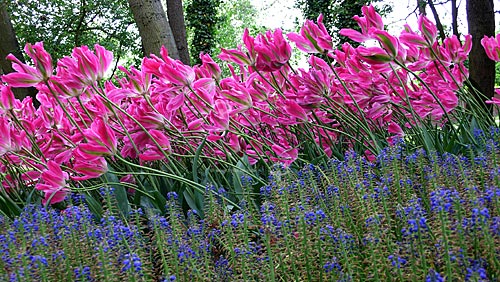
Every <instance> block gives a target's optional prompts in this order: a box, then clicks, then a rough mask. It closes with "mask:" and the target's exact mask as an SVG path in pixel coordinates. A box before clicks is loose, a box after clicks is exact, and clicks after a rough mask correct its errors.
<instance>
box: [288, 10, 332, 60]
mask: <svg viewBox="0 0 500 282" xmlns="http://www.w3.org/2000/svg"><path fill="white" fill-rule="evenodd" d="M317 23H318V24H317V25H316V24H315V23H314V22H313V21H311V20H307V21H306V22H305V23H304V25H303V26H302V28H301V29H300V34H298V33H295V32H291V33H288V34H287V36H288V39H289V40H290V41H292V42H294V43H295V44H296V46H297V48H299V50H302V51H304V52H306V53H325V52H330V51H333V42H332V37H331V36H330V34H328V31H327V30H326V27H325V25H324V24H323V15H322V14H320V15H319V17H318V20H317Z"/></svg>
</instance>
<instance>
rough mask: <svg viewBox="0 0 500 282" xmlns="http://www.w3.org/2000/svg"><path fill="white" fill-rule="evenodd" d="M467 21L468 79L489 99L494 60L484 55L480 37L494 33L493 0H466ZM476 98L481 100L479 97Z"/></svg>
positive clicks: (493, 84)
mask: <svg viewBox="0 0 500 282" xmlns="http://www.w3.org/2000/svg"><path fill="white" fill-rule="evenodd" d="M466 11H467V22H468V24H469V33H470V34H471V35H472V50H471V52H470V54H469V79H470V81H471V82H472V85H473V86H474V87H476V88H477V89H478V90H479V91H481V93H483V94H484V95H485V96H486V98H487V99H491V97H493V93H494V86H495V62H493V61H492V60H490V59H489V58H488V57H487V56H486V52H485V51H484V49H483V46H482V45H481V39H482V38H483V37H484V36H485V35H486V36H493V35H494V34H495V14H494V9H493V0H467V4H466ZM478 100H480V101H482V100H483V99H481V98H480V97H478Z"/></svg>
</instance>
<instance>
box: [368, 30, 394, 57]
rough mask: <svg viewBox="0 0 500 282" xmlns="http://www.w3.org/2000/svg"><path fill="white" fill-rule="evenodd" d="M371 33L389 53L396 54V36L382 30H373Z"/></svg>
mask: <svg viewBox="0 0 500 282" xmlns="http://www.w3.org/2000/svg"><path fill="white" fill-rule="evenodd" d="M372 34H373V37H374V38H375V39H377V41H378V42H379V43H380V45H381V46H382V48H383V49H384V50H385V51H386V52H387V53H388V54H389V55H391V56H392V57H396V56H397V55H398V49H399V41H398V39H397V38H396V37H394V36H392V35H390V34H389V33H388V32H387V31H383V30H374V31H373V32H372Z"/></svg>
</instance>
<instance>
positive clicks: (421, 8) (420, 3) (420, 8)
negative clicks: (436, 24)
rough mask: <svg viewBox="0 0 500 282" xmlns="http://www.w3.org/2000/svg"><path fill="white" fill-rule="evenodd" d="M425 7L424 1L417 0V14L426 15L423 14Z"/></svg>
mask: <svg viewBox="0 0 500 282" xmlns="http://www.w3.org/2000/svg"><path fill="white" fill-rule="evenodd" d="M425 6H427V2H425V0H417V8H418V14H419V15H423V16H425V15H427V13H426V12H425Z"/></svg>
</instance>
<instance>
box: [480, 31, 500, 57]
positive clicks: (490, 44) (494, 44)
mask: <svg viewBox="0 0 500 282" xmlns="http://www.w3.org/2000/svg"><path fill="white" fill-rule="evenodd" d="M481 45H483V48H484V51H486V55H487V56H488V58H490V59H491V60H493V61H495V62H500V34H497V36H496V37H494V36H492V37H488V36H486V35H485V36H484V37H483V39H481Z"/></svg>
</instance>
